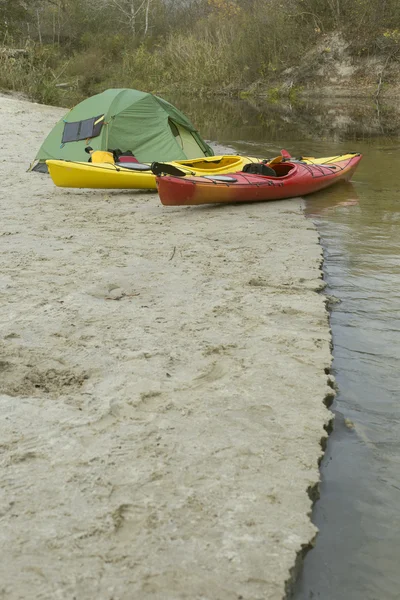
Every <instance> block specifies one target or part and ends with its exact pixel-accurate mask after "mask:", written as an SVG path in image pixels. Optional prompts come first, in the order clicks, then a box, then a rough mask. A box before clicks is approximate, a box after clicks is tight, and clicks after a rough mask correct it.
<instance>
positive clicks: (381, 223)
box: [171, 98, 400, 600]
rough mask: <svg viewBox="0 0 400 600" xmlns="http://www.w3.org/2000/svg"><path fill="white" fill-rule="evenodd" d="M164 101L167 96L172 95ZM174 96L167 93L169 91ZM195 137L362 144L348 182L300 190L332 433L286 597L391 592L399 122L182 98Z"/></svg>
mask: <svg viewBox="0 0 400 600" xmlns="http://www.w3.org/2000/svg"><path fill="white" fill-rule="evenodd" d="M171 101H173V99H171ZM176 102H177V101H176ZM178 105H179V106H180V108H182V109H183V110H184V112H186V113H187V114H189V115H190V117H191V119H192V120H193V121H194V122H195V123H196V125H197V127H198V128H199V129H200V131H201V132H202V133H203V135H204V136H205V137H207V138H208V139H210V140H213V141H217V142H218V143H219V144H221V145H225V146H230V147H231V148H232V149H233V150H234V151H239V152H241V153H243V154H251V155H253V156H260V157H268V156H274V155H276V154H278V153H279V150H280V149H281V148H282V147H283V148H287V149H288V150H289V151H290V152H291V154H292V155H293V156H299V155H309V156H329V155H333V154H339V153H345V152H349V151H358V152H362V153H363V155H364V159H363V160H362V162H361V163H360V166H359V168H358V170H357V172H356V174H355V176H354V177H353V181H352V183H351V184H348V185H341V184H338V185H337V186H334V187H332V188H330V189H328V190H326V191H323V192H319V193H318V194H314V195H312V196H309V197H308V199H307V202H306V208H305V212H306V215H307V216H308V217H309V218H310V219H312V220H313V221H314V222H315V223H316V225H317V227H318V230H319V232H320V235H321V241H322V245H323V248H324V254H325V263H324V271H325V279H326V281H327V283H328V288H327V290H326V291H327V293H328V294H329V295H332V296H335V297H336V298H338V299H339V300H340V302H339V303H337V304H334V305H333V306H332V313H331V326H332V332H333V342H334V363H333V369H334V374H335V377H336V380H337V383H338V386H339V393H338V395H337V397H336V400H335V403H334V405H333V409H334V411H335V414H336V423H335V427H334V432H333V433H332V435H331V436H330V439H329V442H328V447H327V451H326V454H325V458H324V460H323V463H322V466H321V476H322V483H321V499H320V501H319V502H317V504H316V506H315V510H314V513H313V519H314V521H315V523H316V524H317V525H318V527H319V529H320V533H319V535H318V538H317V542H316V546H315V549H313V550H312V551H311V552H309V554H308V555H307V557H306V560H305V565H304V569H303V573H302V576H301V579H300V581H299V584H298V587H297V590H296V593H295V598H296V600H306V599H307V600H308V599H310V598H314V599H316V598H319V599H321V600H398V598H399V597H400V592H399V588H400V569H399V564H400V543H399V539H400V510H399V506H400V434H399V426H400V393H399V388H400V386H399V383H400V382H399V373H400V344H399V339H400V338H399V333H400V285H399V283H400V282H399V275H400V250H399V248H400V193H399V192H400V146H399V142H398V134H399V131H400V128H399V126H398V123H397V122H396V115H395V114H394V113H395V111H393V110H391V109H390V107H389V108H388V107H385V108H382V107H380V108H379V111H378V110H376V107H375V106H374V105H368V104H367V105H366V106H361V104H360V102H359V101H357V102H356V103H354V102H353V103H351V104H348V105H347V106H344V105H343V103H336V104H326V103H325V104H322V103H318V104H316V105H312V104H310V103H308V104H306V105H303V106H302V107H296V108H294V107H283V108H280V107H271V106H267V105H249V104H246V103H244V102H240V101H231V100H222V101H221V102H216V101H213V102H212V103H211V102H208V103H207V102H203V103H199V102H198V100H196V103H190V102H189V101H188V103H187V104H186V105H183V102H182V98H180V99H179V104H178Z"/></svg>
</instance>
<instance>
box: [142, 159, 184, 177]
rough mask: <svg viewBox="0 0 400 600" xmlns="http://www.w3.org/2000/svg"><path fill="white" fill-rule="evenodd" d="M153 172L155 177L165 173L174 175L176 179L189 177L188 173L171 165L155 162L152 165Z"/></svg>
mask: <svg viewBox="0 0 400 600" xmlns="http://www.w3.org/2000/svg"><path fill="white" fill-rule="evenodd" d="M151 170H152V172H153V173H154V175H157V176H158V177H159V176H160V175H162V174H163V173H164V174H165V175H173V176H175V177H184V176H185V175H188V172H187V171H182V170H181V169H178V168H177V167H174V165H170V164H169V163H161V162H153V163H151Z"/></svg>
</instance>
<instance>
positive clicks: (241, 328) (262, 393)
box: [0, 96, 333, 600]
mask: <svg viewBox="0 0 400 600" xmlns="http://www.w3.org/2000/svg"><path fill="white" fill-rule="evenodd" d="M65 112H66V111H65V110H63V109H59V108H52V107H48V106H41V105H37V104H32V103H29V102H27V101H24V100H17V99H14V98H11V97H6V96H4V97H1V98H0V118H1V123H2V125H1V130H0V131H1V135H0V150H1V152H0V156H1V162H0V169H1V192H0V193H1V232H0V240H1V257H2V269H1V275H0V293H1V304H0V318H1V339H0V344H1V357H0V369H1V378H0V393H1V395H0V400H1V411H0V419H1V441H0V448H1V454H0V457H1V461H2V462H1V497H0V514H1V529H0V536H1V545H2V560H1V563H0V598H4V599H5V600H30V599H32V600H33V599H35V600H56V599H57V600H58V599H60V600H74V599H76V600H136V599H138V600H150V599H151V600H178V599H179V600H180V599H187V600H240V599H241V600H283V598H286V597H289V595H290V589H291V583H292V579H293V577H294V575H295V572H296V568H297V567H298V565H299V557H300V556H301V554H302V552H304V550H305V549H306V548H307V547H308V546H309V544H310V543H311V542H312V540H313V539H314V537H315V534H316V528H315V527H314V525H313V524H312V523H311V521H310V511H311V507H312V496H313V493H315V486H316V485H317V484H318V481H319V471H318V461H319V459H320V457H321V454H322V448H321V440H322V441H323V440H324V438H325V437H326V435H327V434H326V430H325V428H326V427H327V425H328V424H329V422H330V419H331V417H332V415H331V413H330V412H329V410H327V408H326V406H325V404H324V399H326V398H327V397H329V396H331V395H332V393H333V392H332V388H331V387H330V385H329V381H328V375H327V373H328V371H329V367H330V364H331V353H330V330H329V324H328V314H327V311H326V307H325V301H324V295H323V294H321V293H319V292H320V291H321V289H322V288H323V282H322V279H321V270H320V265H321V259H322V253H321V248H320V245H319V243H318V234H317V232H316V230H315V229H314V227H313V225H312V223H311V221H309V220H307V219H306V218H305V217H304V214H303V203H302V201H301V200H300V199H294V200H288V201H280V202H270V203H259V204H249V205H229V206H203V207H190V208H185V207H178V208H167V207H163V206H162V205H161V203H160V202H159V199H158V196H157V195H156V194H154V193H148V192H141V193H140V192H131V191H126V192H122V193H121V192H113V191H101V190H99V191H91V190H84V191H80V190H66V189H60V188H56V187H55V186H54V184H53V183H52V181H51V179H50V177H49V176H46V175H42V174H38V173H28V172H26V170H27V168H28V166H29V163H30V162H31V161H32V160H33V158H34V156H35V154H36V152H37V150H38V148H39V146H40V144H41V142H42V140H43V138H44V137H45V135H47V133H48V132H49V131H50V129H51V128H52V126H53V125H54V123H55V122H56V121H57V120H58V119H59V118H60V117H61V116H63V115H64V114H65Z"/></svg>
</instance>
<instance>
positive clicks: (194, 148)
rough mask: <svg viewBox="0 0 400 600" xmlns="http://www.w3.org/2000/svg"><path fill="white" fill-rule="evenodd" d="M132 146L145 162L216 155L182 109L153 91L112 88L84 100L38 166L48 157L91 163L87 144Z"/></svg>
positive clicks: (48, 143) (53, 135)
mask: <svg viewBox="0 0 400 600" xmlns="http://www.w3.org/2000/svg"><path fill="white" fill-rule="evenodd" d="M86 146H91V147H92V148H93V150H117V149H119V150H122V151H123V152H126V151H127V150H130V151H131V152H133V154H134V155H135V156H136V158H137V159H138V160H139V161H140V162H152V161H171V160H184V159H186V158H188V159H190V158H200V157H202V156H213V154H214V152H213V151H212V149H211V148H210V147H209V146H208V145H207V144H206V143H205V141H204V140H203V139H202V138H201V136H200V134H199V133H198V132H197V131H196V129H195V128H194V126H193V125H192V123H191V122H190V121H189V119H188V118H187V117H185V115H184V114H183V113H181V112H180V111H179V110H178V109H177V108H175V107H174V106H172V104H169V102H166V100H163V99H162V98H159V97H158V96H154V95H153V94H149V93H146V92H140V91H138V90H130V89H110V90H106V91H105V92H102V93H101V94H96V95H95V96H92V97H91V98H87V99H86V100H83V102H80V103H79V104H78V105H77V106H75V108H73V109H72V110H70V111H69V112H68V113H67V114H66V115H65V117H64V118H63V119H61V121H59V122H58V123H57V125H55V127H54V128H53V129H52V131H51V132H50V133H49V135H48V136H47V138H46V139H45V141H44V142H43V144H42V146H41V147H40V150H39V152H38V153H37V155H36V157H35V161H39V162H38V163H36V165H35V166H34V167H33V170H37V171H47V167H46V164H45V161H46V160H48V159H61V160H73V161H84V162H87V160H88V155H87V153H86V152H85V147H86Z"/></svg>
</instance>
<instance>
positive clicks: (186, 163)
mask: <svg viewBox="0 0 400 600" xmlns="http://www.w3.org/2000/svg"><path fill="white" fill-rule="evenodd" d="M259 160H260V159H259V158H253V157H250V156H234V155H233V156H230V155H226V156H209V157H205V158H196V159H194V160H182V161H176V162H169V163H168V164H170V165H174V166H176V167H178V168H179V169H181V170H184V171H185V170H186V169H187V170H188V174H189V173H190V174H191V175H217V174H218V175H220V174H222V173H233V172H236V171H241V170H242V169H243V167H244V165H246V164H248V163H250V162H259ZM46 164H47V166H48V168H49V173H50V175H51V178H52V180H53V181H54V183H55V184H56V185H58V186H59V187H69V188H96V189H147V190H148V189H153V190H155V189H156V178H155V176H154V175H153V173H152V172H151V171H133V170H131V169H125V168H123V167H118V166H116V165H113V164H110V163H85V162H70V161H65V160H47V161H46Z"/></svg>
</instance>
